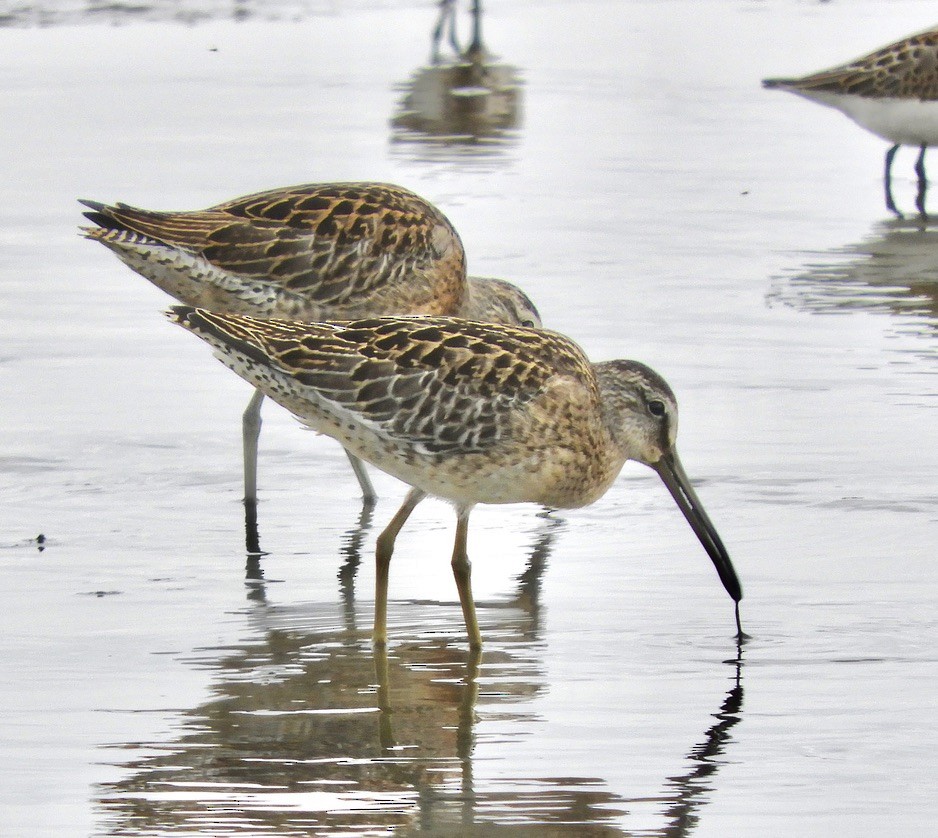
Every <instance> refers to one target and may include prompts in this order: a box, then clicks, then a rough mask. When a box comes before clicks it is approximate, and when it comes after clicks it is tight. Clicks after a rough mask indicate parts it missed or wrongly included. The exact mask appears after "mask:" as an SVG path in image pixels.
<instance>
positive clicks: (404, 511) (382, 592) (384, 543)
mask: <svg viewBox="0 0 938 838" xmlns="http://www.w3.org/2000/svg"><path fill="white" fill-rule="evenodd" d="M425 497H426V494H425V493H424V492H422V491H420V489H411V490H410V491H409V492H408V493H407V497H406V498H404V503H403V504H402V505H401V508H400V509H398V510H397V513H396V514H395V515H394V517H393V518H392V519H391V523H390V524H388V525H387V526H386V527H385V528H384V532H382V533H381V535H379V536H378V544H377V547H376V549H375V629H374V633H373V635H372V640H373V641H374V642H375V643H376V644H379V645H384V644H386V643H387V642H388V571H389V569H390V567H391V556H392V555H394V541H395V539H396V538H397V534H398V533H399V532H400V531H401V527H403V526H404V523H405V522H406V521H407V519H408V518H409V517H410V513H411V512H413V511H414V508H415V507H416V506H417V504H418V503H420V501H422V500H423V499H424V498H425Z"/></svg>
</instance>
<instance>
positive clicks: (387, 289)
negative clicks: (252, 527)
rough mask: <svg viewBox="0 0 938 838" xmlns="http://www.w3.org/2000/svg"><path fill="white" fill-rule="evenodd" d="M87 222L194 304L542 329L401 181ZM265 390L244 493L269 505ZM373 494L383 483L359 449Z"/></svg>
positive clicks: (108, 213) (248, 423)
mask: <svg viewBox="0 0 938 838" xmlns="http://www.w3.org/2000/svg"><path fill="white" fill-rule="evenodd" d="M81 203H83V204H84V205H85V206H86V207H88V208H89V212H86V213H85V216H86V217H87V218H88V219H89V220H90V221H93V222H94V223H95V225H96V226H95V227H85V228H82V232H83V233H84V235H85V236H87V237H88V238H89V239H93V240H95V241H98V242H101V244H103V245H105V246H106V247H108V248H109V249H110V250H112V251H113V252H114V253H115V254H116V255H117V256H118V258H120V259H121V261H123V262H124V263H125V264H127V265H129V266H130V267H131V268H133V269H134V270H135V271H136V272H137V273H139V274H141V275H143V276H144V277H146V278H147V279H149V280H150V281H151V282H152V283H153V284H154V285H156V286H158V287H159V288H161V289H163V290H164V291H166V292H167V293H168V294H170V295H171V296H173V297H175V298H176V299H177V300H179V301H180V302H183V303H187V304H189V305H193V306H201V307H203V308H208V309H211V310H213V311H218V312H225V313H230V314H247V315H251V316H254V317H261V318H282V319H287V320H317V321H318V320H352V319H356V318H360V317H371V316H378V315H384V314H447V315H458V316H460V317H466V318H471V319H475V320H484V321H492V322H495V323H508V324H517V325H528V326H538V325H540V317H539V315H538V313H537V309H536V308H535V307H534V304H533V303H532V302H531V300H530V299H528V297H527V296H526V295H525V294H524V292H522V291H521V290H520V289H519V288H517V287H516V286H514V285H512V284H511V283H509V282H505V281H504V280H500V279H488V278H481V277H469V278H467V276H466V256H465V252H464V250H463V246H462V242H461V241H460V238H459V234H458V233H457V232H456V229H455V228H454V227H453V225H452V224H451V223H450V222H449V220H448V219H447V218H446V217H445V216H444V215H443V213H442V212H440V210H439V209H437V208H436V207H435V206H434V205H433V204H431V203H430V202H429V201H426V200H425V199H423V198H421V197H420V196H419V195H416V194H414V193H413V192H411V191H409V190H407V189H404V188H402V187H400V186H394V185H391V184H383V183H315V184H306V185H303V186H293V187H288V188H284V189H274V190H270V191H267V192H259V193H257V194H254V195H247V196H245V197H242V198H235V199H234V200H231V201H226V202H225V203H223V204H218V205H217V206H214V207H210V208H208V209H206V210H198V211H194V212H155V211H152V210H143V209H137V208H135V207H131V206H128V205H126V204H116V205H114V206H108V205H106V204H102V203H99V202H98V201H87V200H85V201H82V202H81ZM263 399H264V396H263V394H262V393H261V391H260V390H258V391H257V393H255V394H254V396H253V397H252V399H251V401H250V402H249V404H248V407H247V410H245V412H244V419H243V438H244V496H245V502H246V503H247V504H250V505H252V506H253V505H254V504H256V502H257V441H258V436H259V434H260V427H261V417H260V411H261V403H262V402H263ZM349 460H350V461H351V464H352V468H353V469H354V470H355V474H356V476H357V477H358V481H359V484H360V485H361V489H362V494H363V496H364V499H365V501H366V502H373V501H374V499H375V492H374V488H373V487H372V485H371V480H370V479H369V477H368V473H367V471H366V470H365V468H364V466H363V465H362V464H361V462H360V461H359V460H358V459H357V458H356V457H355V456H354V455H353V454H351V453H350V452H349Z"/></svg>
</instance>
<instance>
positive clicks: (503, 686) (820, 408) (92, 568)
mask: <svg viewBox="0 0 938 838" xmlns="http://www.w3.org/2000/svg"><path fill="white" fill-rule="evenodd" d="M340 6H341V8H340ZM487 6H488V8H487V10H486V18H485V28H484V33H485V38H486V43H487V44H488V46H489V48H490V49H491V51H492V53H494V54H496V55H497V58H493V59H492V60H491V62H490V63H489V65H487V66H486V68H484V71H474V74H473V73H470V74H468V75H467V74H465V73H463V72H462V71H459V72H457V71H456V70H454V69H453V68H451V67H450V68H446V69H440V68H433V67H429V66H427V60H428V57H429V53H430V43H429V31H430V28H431V26H432V23H433V21H434V16H435V10H434V8H433V4H426V3H412V2H408V0H387V1H386V2H377V0H375V2H372V1H371V0H362V2H354V3H346V4H339V5H336V4H334V3H321V4H319V3H316V2H313V0H310V2H306V3H304V2H296V3H276V4H267V5H266V6H264V7H263V9H262V8H261V6H260V5H259V4H250V3H236V4H234V5H232V4H212V3H208V2H202V3H200V4H197V3H192V4H188V3H179V4H161V3H153V4H152V5H145V4H139V8H138V6H137V5H135V6H133V7H126V8H125V7H121V6H108V7H107V8H103V7H102V8H95V9H91V7H89V6H87V5H85V4H80V3H66V2H62V3H58V4H57V3H52V2H48V3H46V4H40V5H33V6H25V5H23V4H6V5H4V4H2V3H0V24H2V26H0V81H2V84H0V122H2V124H3V126H4V130H3V132H2V133H0V148H2V150H3V152H4V155H5V159H6V160H7V161H9V163H8V166H7V167H6V174H5V177H4V178H3V179H2V182H0V335H2V339H0V393H2V398H0V427H2V428H3V434H2V435H0V509H2V510H3V512H2V514H0V567H2V570H3V572H4V578H5V580H6V584H5V585H4V587H3V591H2V593H0V615H2V616H0V621H2V622H0V629H2V630H0V654H2V657H3V660H4V662H5V664H6V665H5V667H4V674H3V676H2V677H0V700H2V703H3V706H4V732H5V735H4V736H3V737H2V738H0V779H2V782H0V815H2V819H3V824H4V826H3V830H4V834H6V831H7V830H9V833H10V834H11V835H30V836H60V835H95V836H118V835H134V836H147V835H152V836H156V835H191V836H209V835H212V836H218V835H239V834H244V835H248V834H250V835H271V836H288V835H306V834H317V835H318V834H322V835H342V836H346V835H348V836H369V835H387V834H388V833H389V831H390V832H392V833H393V834H397V835H403V836H407V835H429V836H485V838H489V836H496V835H498V836H501V835H504V836H510V837H511V838H519V837H525V836H532V838H533V836H568V835H582V836H620V835H622V836H624V835H636V836H678V835H688V834H694V835H700V836H708V835H709V836H726V835H760V836H763V835H772V836H774V835H778V836H791V835H799V836H803V835H806V836H811V835H817V836H826V835H830V834H834V833H835V832H836V833H838V834H847V835H861V834H902V835H917V834H926V833H927V832H928V831H929V830H930V829H932V828H933V827H932V811H933V808H934V807H933V802H932V797H933V785H934V783H933V778H934V776H935V770H936V757H935V754H936V753H938V741H936V740H938V736H936V734H935V726H934V707H935V702H936V696H938V667H936V655H935V649H936V648H938V620H936V616H935V608H934V599H935V597H934V593H935V589H936V582H938V565H936V563H935V561H934V545H935V544H936V542H938V486H936V483H935V474H936V470H938V454H936V452H938V432H936V422H935V416H936V414H935V409H936V395H935V393H936V388H935V384H936V378H935V371H936V360H938V358H936V355H938V353H936V347H938V343H936V339H938V334H936V327H938V310H936V302H935V301H936V298H938V297H936V287H938V273H936V271H938V269H936V264H938V262H936V259H935V254H936V252H938V240H936V229H938V227H936V224H935V221H934V219H933V218H931V217H929V218H925V219H920V218H918V217H915V216H911V215H910V216H909V217H907V218H905V219H891V218H890V217H889V216H888V214H887V213H886V211H885V209H884V207H883V203H882V194H881V183H880V176H881V165H882V155H883V152H884V151H885V145H884V144H883V143H882V142H880V141H879V140H877V139H876V138H874V137H872V136H869V135H866V134H865V133H863V132H862V131H861V130H860V129H858V128H857V127H856V126H854V125H852V124H851V123H850V122H849V121H848V120H846V119H845V118H844V117H842V116H841V115H839V114H837V113H834V112H833V111H825V110H824V109H822V108H819V107H817V106H812V105H810V104H809V103H806V102H804V101H801V100H799V99H797V98H795V97H792V96H784V95H782V94H778V93H775V94H773V93H769V92H766V91H763V90H762V89H761V88H760V86H759V80H760V78H762V77H764V76H769V75H786V74H800V73H803V72H807V71H809V70H814V69H819V68H821V67H824V66H829V65H831V64H834V63H837V62H840V61H842V60H845V59H848V58H851V57H853V56H855V55H858V54H860V53H863V52H865V51H868V50H869V49H871V48H873V47H875V46H878V45H880V44H884V43H887V42H888V41H889V40H891V39H893V38H898V37H900V36H903V35H906V34H908V33H910V32H913V31H916V30H919V29H923V28H925V27H927V26H929V25H932V24H933V23H934V21H933V19H930V18H928V17H927V10H925V9H923V7H922V5H921V4H920V3H916V2H914V0H896V2H892V0H885V1H884V0H876V2H872V0H869V1H867V0H861V2H856V3H851V4H848V5H844V4H803V3H795V2H787V0H781V1H780V2H774V3H769V4H765V3H756V2H730V0H717V2H713V3H706V4H700V3H692V2H689V1H688V0H674V2H668V3H647V2H587V3H572V2H562V1H561V0H558V1H557V2H550V3H541V2H538V3H535V2H533V0H518V2H511V3H509V2H496V0H491V2H490V3H489V4H487ZM38 24H44V25H42V26H40V25H38ZM459 24H460V33H461V36H462V38H463V40H464V41H465V39H466V38H467V37H468V19H467V18H466V16H465V11H464V12H463V13H462V16H461V17H460V21H459ZM444 51H445V49H444ZM913 161H914V155H913V152H911V151H902V152H900V154H899V156H898V157H897V159H896V162H895V165H894V169H893V172H894V180H895V183H894V191H895V195H896V200H897V203H898V204H899V205H900V207H902V208H908V209H909V210H912V207H913V202H914V192H915V184H914V175H913V173H912V163H913ZM936 165H938V164H936ZM344 179H352V180H354V179H368V180H386V181H392V182H397V183H401V184H404V185H406V186H408V187H410V188H412V189H414V190H416V191H417V192H419V193H420V194H422V195H424V196H426V197H427V198H429V199H430V200H432V201H434V202H436V203H437V204H438V205H439V206H440V207H442V208H443V210H444V211H445V212H446V213H447V215H448V216H449V217H450V218H451V220H452V221H453V222H454V224H455V225H456V227H457V228H458V229H459V231H460V234H461V235H462V237H463V240H464V243H465V245H466V249H467V252H468V254H469V260H470V270H471V271H472V272H473V273H476V274H481V275H493V276H503V277H506V278H509V279H512V280H513V281H516V282H518V283H519V284H521V285H522V286H523V287H524V288H525V289H526V290H527V291H528V292H529V293H530V295H531V297H532V298H533V299H534V300H535V301H536V302H537V304H538V306H539V308H540V310H541V313H542V315H543V318H544V322H545V323H546V324H548V325H550V326H551V327H554V328H557V329H559V330H560V331H563V332H565V333H567V334H569V335H571V336H572V337H574V338H575V339H576V340H578V341H579V342H580V343H581V344H582V345H583V346H584V348H585V349H586V350H587V352H588V353H589V354H590V355H591V357H594V358H596V359H597V360H600V359H603V358H610V357H631V358H638V359H641V360H643V361H645V362H646V363H648V364H650V365H651V366H653V367H654V368H655V369H657V370H658V371H660V372H661V373H662V374H663V375H664V376H665V377H666V378H667V379H668V381H669V382H670V384H671V385H672V386H673V388H674V390H675V392H676V393H677V394H678V399H679V402H680V405H681V429H680V443H679V447H680V451H681V456H682V459H683V462H684V464H685V466H686V468H687V470H688V472H689V474H690V475H691V477H692V478H693V479H694V481H695V484H696V486H697V488H698V490H699V493H700V495H701V497H702V499H703V500H704V502H705V503H706V506H707V509H708V512H709V513H710V516H711V518H712V519H713V520H714V522H715V524H716V525H717V527H718V528H719V530H720V533H721V535H722V537H723V539H724V541H725V542H726V544H727V546H728V548H729V550H730V553H731V554H732V556H733V560H734V562H735V564H736V567H737V570H738V571H739V574H740V577H741V579H742V582H743V587H744V590H745V599H744V600H743V602H742V616H743V621H744V625H745V627H746V630H747V632H748V633H749V635H750V638H749V639H748V640H747V641H746V642H745V644H743V645H742V647H738V646H737V643H736V641H735V638H734V631H733V629H734V626H733V619H732V607H731V602H730V601H729V600H728V598H727V597H726V595H725V593H724V591H723V590H722V587H721V586H720V584H719V581H718V579H717V578H716V576H715V574H714V573H713V570H712V566H711V564H710V562H709V561H708V559H707V557H706V555H705V554H704V553H703V551H702V549H701V548H700V545H699V544H698V542H697V541H696V539H695V537H694V535H693V533H692V532H691V531H690V530H689V528H688V527H687V525H686V523H685V522H684V520H683V519H682V517H681V515H680V514H679V512H678V511H677V509H676V508H675V507H674V504H673V502H672V500H671V499H670V497H669V496H668V494H667V492H666V491H665V489H664V487H663V486H661V484H660V481H659V480H658V478H657V477H656V476H655V475H654V474H653V473H651V472H650V471H649V470H647V469H644V468H643V467H641V466H637V465H634V464H632V465H629V466H627V467H626V469H625V470H624V471H623V473H622V475H621V476H620V478H619V479H618V481H617V482H616V485H615V486H613V488H612V489H611V490H610V491H609V493H608V494H607V495H606V496H605V497H604V498H602V499H601V500H600V501H599V502H597V503H596V504H594V505H593V506H591V507H589V508H587V509H583V510H577V511H573V512H554V513H550V514H545V513H544V512H543V511H541V510H539V509H537V508H534V507H517V508H492V507H489V508H479V509H477V510H476V511H475V512H474V513H473V518H472V526H471V528H470V540H469V552H470V555H471V557H472V559H473V574H474V576H473V584H474V588H475V593H476V598H477V600H478V603H479V619H480V625H481V628H482V632H483V636H484V637H485V641H486V642H485V648H484V650H483V652H482V654H481V657H475V656H473V655H471V654H470V653H469V651H468V650H467V646H466V643H465V639H464V633H463V625H462V617H461V613H460V609H459V606H458V603H457V601H456V591H455V586H454V584H453V581H452V577H451V573H450V570H449V561H448V557H449V554H450V550H451V547H452V538H453V529H454V521H453V514H452V511H451V509H449V508H448V507H447V506H446V505H445V504H442V503H435V502H428V503H426V504H423V505H421V506H420V507H419V508H418V509H417V511H416V512H415V513H414V516H413V519H412V521H411V522H409V524H408V526H407V528H405V530H404V531H403V532H402V534H401V537H400V538H399V540H398V545H397V550H396V553H395V557H394V562H393V564H392V571H391V603H390V614H389V631H390V637H391V643H390V648H389V650H388V653H387V655H386V656H382V655H380V654H375V653H374V652H373V650H372V648H371V644H370V642H369V639H368V638H369V629H370V622H371V614H372V601H373V587H374V572H373V566H372V561H373V551H374V543H375V537H376V534H377V533H378V532H379V531H380V530H381V528H382V527H383V526H384V525H385V523H386V522H387V521H388V520H389V519H390V517H391V515H393V512H394V510H395V509H396V507H397V505H398V504H399V503H400V499H401V498H402V496H403V494H404V488H403V487H402V486H401V485H400V484H398V483H396V482H395V481H394V480H392V479H391V478H388V477H384V476H382V475H376V476H375V484H376V487H377V489H378V492H379V493H380V496H381V499H380V501H379V502H378V504H377V506H376V507H375V508H374V509H366V510H361V509H360V505H359V502H358V497H357V491H358V490H357V485H356V483H355V481H354V478H353V477H352V475H351V473H350V472H349V469H348V466H347V461H346V459H345V457H344V455H343V454H342V452H341V449H340V448H339V447H338V446H337V445H336V444H335V443H333V442H332V441H330V440H328V439H325V438H321V437H317V436H315V435H313V434H308V433H307V434H304V433H302V432H300V430H299V429H298V428H297V425H296V423H295V421H294V420H293V419H292V418H291V417H290V416H288V415H287V414H286V413H285V412H284V411H282V410H279V409H277V408H276V407H275V406H273V405H269V404H265V407H264V423H265V424H264V431H263V433H262V436H261V456H260V477H259V485H260V494H261V503H260V506H259V510H258V518H257V523H256V531H254V532H252V533H249V535H250V536H251V537H250V539H249V541H251V542H252V543H254V546H255V547H259V548H260V549H261V550H263V551H264V552H265V555H263V556H262V557H260V558H258V557H257V556H252V555H249V554H248V553H247V551H246V549H245V544H246V541H245V535H246V534H245V529H244V521H243V509H242V507H241V504H240V500H239V499H240V492H241V489H240V479H241V465H240V462H241V461H240V457H241V454H240V445H241V442H240V414H241V411H242V410H243V408H244V406H245V404H246V403H247V400H248V397H249V392H250V391H249V389H248V388H247V386H246V385H245V384H244V383H243V382H242V381H240V380H239V379H237V378H236V377H235V376H234V375H232V374H230V373H229V372H228V371H226V370H225V369H224V368H223V367H222V366H221V365H219V364H218V363H217V362H215V361H214V360H213V359H212V358H211V356H210V354H209V353H208V352H207V351H206V350H205V347H204V346H202V345H201V344H200V343H199V342H198V341H196V340H194V339H193V338H192V337H191V336H189V335H186V334H185V333H184V332H182V331H181V330H179V329H176V328H174V327H172V326H170V325H169V324H168V323H167V322H166V321H165V320H164V319H163V318H162V317H161V315H160V311H161V310H162V309H164V308H165V307H166V306H167V305H168V303H169V302H170V301H169V300H168V299H167V298H166V297H165V296H164V295H163V294H162V293H161V292H159V291H158V290H157V289H156V288H154V287H152V286H150V285H149V284H148V283H147V282H146V281H144V280H143V279H141V278H139V277H137V276H135V275H133V274H132V273H131V272H129V270H128V269H126V268H125V267H124V266H122V265H121V264H119V263H118V262H117V260H115V259H114V258H113V257H112V256H111V255H110V254H108V253H107V252H106V251H105V250H104V249H103V248H101V247H100V246H97V245H95V244H93V243H90V242H87V241H83V240H82V239H80V238H79V237H78V236H77V235H76V227H77V225H78V223H79V222H80V220H81V219H80V213H79V206H78V204H77V203H76V199H77V198H79V197H87V198H94V199H98V200H105V201H115V200H123V201H127V202H129V203H133V204H137V205H141V206H145V207H152V208H166V209H178V208H195V207H199V206H207V205H210V204H212V203H216V202H218V201H221V200H224V199H226V198H230V197H233V196H236V195H239V194H246V193H248V192H251V191H256V190H260V189H264V188H268V187H274V186H280V185H288V184H292V183H302V182H307V181H315V180H344ZM936 202H938V196H935V197H933V200H931V201H929V203H930V204H931V206H932V208H933V210H934V211H935V212H938V203H936ZM40 535H41V536H42V538H39V536H40Z"/></svg>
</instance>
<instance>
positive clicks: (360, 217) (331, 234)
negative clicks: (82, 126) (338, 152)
mask: <svg viewBox="0 0 938 838" xmlns="http://www.w3.org/2000/svg"><path fill="white" fill-rule="evenodd" d="M84 203H85V205H86V206H88V207H90V208H91V210H92V212H90V213H86V215H87V217H88V218H89V219H90V220H92V221H94V222H95V223H96V224H98V225H100V226H103V227H115V226H117V227H123V228H127V229H129V230H132V231H134V232H136V233H139V234H141V235H144V236H147V237H150V238H153V239H155V240H157V241H160V242H163V243H165V244H168V245H171V246H176V247H180V248H183V249H185V250H188V251H191V252H194V253H198V254H199V255H201V256H203V257H204V258H205V259H206V260H208V261H209V262H211V263H212V264H214V265H216V266H217V267H219V268H221V269H222V270H223V271H226V272H228V273H232V274H236V275H239V276H244V277H248V278H256V279H262V280H266V281H269V282H273V283H275V284H278V285H282V286H283V287H284V288H286V289H288V290H290V291H293V292H296V293H302V294H304V295H306V296H308V297H309V299H310V300H311V301H313V302H315V303H316V304H319V305H322V306H328V305H334V306H336V305H344V304H355V303H357V302H358V301H360V300H364V299H367V298H368V297H369V296H370V295H371V294H373V293H374V292H375V291H376V290H377V289H380V288H383V287H385V286H387V285H393V284H396V283H399V282H407V281H409V280H410V279H411V278H412V277H413V275H414V274H415V273H420V272H426V271H429V270H431V269H432V268H433V266H434V265H435V264H436V263H438V262H440V261H442V260H447V261H450V262H452V263H455V264H458V265H460V266H461V268H462V272H463V275H464V272H465V255H464V253H463V249H462V243H461V242H460V240H459V236H458V234H457V233H456V231H455V229H454V228H453V227H452V225H451V224H450V223H449V221H448V220H447V219H446V217H445V216H444V215H443V214H442V213H441V212H440V211H439V210H438V209H437V208H436V207H434V206H433V205H432V204H430V203H429V202H427V201H425V200H424V199H422V198H420V197H419V196H417V195H415V194H414V193H412V192H409V191H408V190H406V189H402V188H400V187H396V186H392V185H389V184H373V183H364V184H353V183H349V184H341V183H332V184H309V185H305V186H297V187H291V188H287V189H276V190H272V191H269V192H260V193H257V194H256V195H249V196H246V197H243V198H237V199H235V200H233V201H227V202H225V203H223V204H218V205H217V206H214V207H210V208H209V209H207V210H202V211H196V212H154V211H150V210H142V209H137V208H135V207H131V206H128V205H126V204H117V205H115V206H107V205H104V204H100V203H97V202H93V201H85V202H84Z"/></svg>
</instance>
